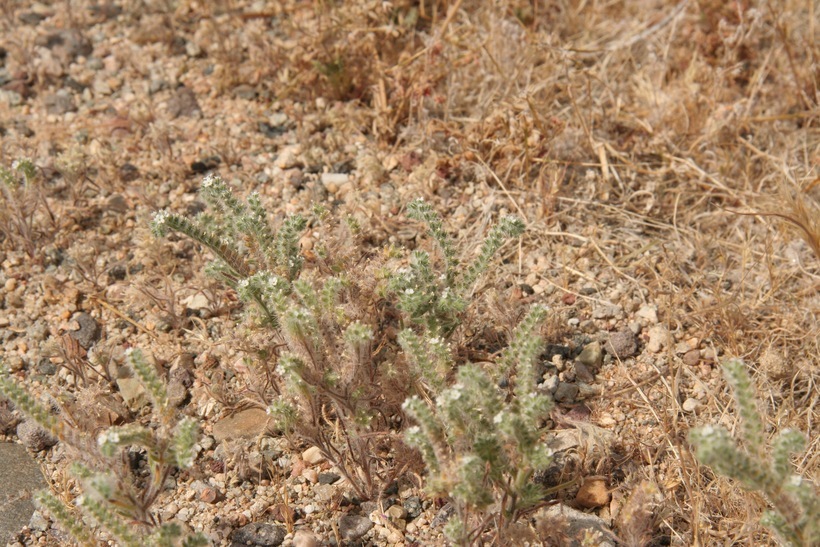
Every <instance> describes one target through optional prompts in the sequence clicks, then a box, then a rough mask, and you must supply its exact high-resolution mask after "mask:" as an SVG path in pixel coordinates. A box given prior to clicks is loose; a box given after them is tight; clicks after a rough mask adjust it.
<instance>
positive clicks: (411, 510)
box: [402, 496, 422, 519]
mask: <svg viewBox="0 0 820 547" xmlns="http://www.w3.org/2000/svg"><path fill="white" fill-rule="evenodd" d="M402 505H403V506H404V508H405V510H406V511H407V517H408V518H410V519H414V518H416V517H417V516H419V515H420V514H421V511H422V507H421V498H419V497H418V496H410V497H409V498H407V499H406V500H404V503H402Z"/></svg>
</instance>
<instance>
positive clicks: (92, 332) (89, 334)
mask: <svg viewBox="0 0 820 547" xmlns="http://www.w3.org/2000/svg"><path fill="white" fill-rule="evenodd" d="M71 320H72V322H76V323H77V325H78V326H77V329H76V330H72V331H70V332H69V333H68V335H69V336H70V337H72V338H73V339H74V340H76V341H77V343H78V344H80V346H82V347H83V348H84V349H88V348H90V347H91V346H93V345H94V343H95V342H97V341H98V340H99V339H100V334H101V333H100V325H99V324H98V323H97V320H96V319H94V318H93V317H91V316H90V315H88V314H87V313H85V312H80V313H78V314H75V315H74V317H72V318H71Z"/></svg>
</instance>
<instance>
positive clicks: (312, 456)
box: [302, 446, 325, 465]
mask: <svg viewBox="0 0 820 547" xmlns="http://www.w3.org/2000/svg"><path fill="white" fill-rule="evenodd" d="M302 459H303V460H305V463H307V464H308V465H316V464H317V463H322V462H323V461H325V456H324V454H322V451H321V450H319V448H318V447H316V446H311V447H310V448H308V449H307V450H305V451H304V452H302Z"/></svg>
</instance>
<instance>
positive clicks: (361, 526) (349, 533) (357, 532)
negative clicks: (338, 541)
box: [339, 515, 373, 541]
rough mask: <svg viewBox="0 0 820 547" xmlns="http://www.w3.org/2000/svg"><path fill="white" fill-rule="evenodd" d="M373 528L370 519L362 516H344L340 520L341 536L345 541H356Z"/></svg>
mask: <svg viewBox="0 0 820 547" xmlns="http://www.w3.org/2000/svg"><path fill="white" fill-rule="evenodd" d="M371 528H373V523H372V522H370V519H369V518H367V517H362V516H360V515H344V516H342V517H341V518H340V519H339V534H340V535H341V536H342V539H343V540H345V541H356V540H357V539H359V538H361V537H362V536H363V535H365V534H366V533H367V532H369V531H370V529H371Z"/></svg>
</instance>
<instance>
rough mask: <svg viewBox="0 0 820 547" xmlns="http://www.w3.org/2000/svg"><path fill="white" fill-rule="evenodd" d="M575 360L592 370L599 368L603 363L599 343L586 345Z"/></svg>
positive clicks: (602, 353) (601, 349)
mask: <svg viewBox="0 0 820 547" xmlns="http://www.w3.org/2000/svg"><path fill="white" fill-rule="evenodd" d="M577 359H578V362H579V363H581V364H583V365H586V366H588V367H591V368H593V369H598V368H600V367H601V363H603V362H604V352H603V348H601V343H600V342H592V343H591V344H587V345H586V346H584V349H583V350H581V353H580V355H578V358H577Z"/></svg>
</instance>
